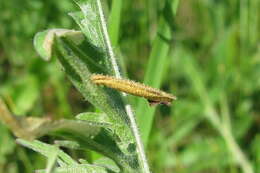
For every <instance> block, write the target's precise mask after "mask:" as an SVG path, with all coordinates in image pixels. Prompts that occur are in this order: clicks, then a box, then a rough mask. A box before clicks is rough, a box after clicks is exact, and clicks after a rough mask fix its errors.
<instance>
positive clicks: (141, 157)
mask: <svg viewBox="0 0 260 173" xmlns="http://www.w3.org/2000/svg"><path fill="white" fill-rule="evenodd" d="M97 4H98V11H99V15H100V20H101V25H102V30H103V34H104V39H105V42H106V46H107V49H108V52H109V56H110V58H111V61H112V66H113V70H114V74H115V76H116V77H117V78H122V76H121V74H120V71H119V67H118V65H117V62H116V59H115V54H114V52H113V49H112V46H111V42H110V39H109V35H108V30H107V26H106V22H105V17H104V14H103V10H102V5H101V2H100V0H97ZM122 95H123V97H126V96H127V95H126V94H125V93H123V94H122ZM125 110H126V113H127V115H128V117H129V119H130V124H131V129H132V132H133V135H134V137H135V141H136V144H137V155H138V158H139V162H140V164H141V166H142V170H143V172H144V173H150V170H149V166H148V163H147V159H146V156H145V152H144V147H143V143H142V141H141V137H140V135H139V131H138V128H137V123H136V120H135V117H134V113H133V111H132V108H131V105H130V104H126V105H125Z"/></svg>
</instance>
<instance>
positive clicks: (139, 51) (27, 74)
mask: <svg viewBox="0 0 260 173" xmlns="http://www.w3.org/2000/svg"><path fill="white" fill-rule="evenodd" d="M113 2H114V3H112V2H111V1H108V3H107V4H108V5H107V12H109V9H112V12H113V13H111V15H110V18H108V22H109V24H110V25H109V29H110V35H111V39H112V43H113V45H114V49H115V50H116V51H118V54H120V55H121V57H122V59H123V62H124V65H125V67H126V71H127V74H128V76H129V78H130V79H135V80H137V81H144V82H145V83H147V84H149V85H152V86H154V87H161V88H162V89H163V90H165V91H168V92H171V93H173V94H176V95H177V96H178V98H179V99H178V101H176V102H175V103H174V104H173V105H172V106H171V107H166V106H163V105H162V106H157V107H156V109H155V108H150V107H148V105H147V103H146V102H145V100H142V99H141V98H133V100H132V104H133V105H134V106H133V107H134V109H135V111H136V114H137V116H138V117H137V119H138V121H139V123H140V124H139V127H140V130H141V132H142V135H143V139H144V142H145V144H146V148H147V149H146V151H147V155H148V158H149V162H150V166H151V169H152V171H153V172H162V173H164V172H167V173H168V172H178V173H179V172H180V173H185V172H219V173H220V172H221V173H222V172H232V173H238V172H241V168H240V166H239V165H240V164H241V163H240V162H238V161H237V158H236V157H237V156H238V155H236V154H237V150H235V152H233V151H232V147H235V146H236V145H235V146H234V145H231V146H229V145H227V144H229V142H228V141H229V140H230V139H231V138H232V139H234V140H235V141H236V143H237V144H238V146H239V147H240V150H239V151H242V152H243V153H244V154H245V157H246V158H247V159H248V160H249V162H250V165H252V166H253V168H254V169H255V172H260V166H259V165H260V148H259V146H260V135H259V130H260V129H259V127H260V126H259V124H260V118H259V113H260V107H259V102H260V91H259V90H260V89H259V88H260V78H259V75H260V47H259V46H260V45H259V30H260V27H259V22H258V21H259V12H258V9H259V5H260V4H259V2H258V1H257V0H250V1H249V0H244V1H242V0H241V1H238V0H227V1H222V0H221V1H214V0H198V1H192V0H185V1H184V0H183V1H180V2H179V5H178V10H177V14H176V17H173V15H172V14H171V12H170V11H171V10H173V9H175V8H176V7H175V6H174V2H171V1H167V0H163V1H156V0H147V1H138V0H134V1H130V0H127V1H126V0H125V1H121V0H114V1H113ZM75 9H76V6H75V4H74V3H73V2H72V1H70V0H63V1H51V0H45V1H41V0H34V1H30V0H25V1H23V3H21V1H19V0H9V1H0V25H1V27H0V65H1V67H0V94H1V96H2V97H3V98H4V99H5V100H6V102H7V103H8V105H9V107H10V108H11V110H12V112H14V113H15V114H16V115H21V116H25V115H26V116H34V117H41V116H46V117H51V118H53V119H59V118H62V117H65V118H72V117H73V116H74V115H76V114H78V113H80V112H85V111H94V110H95V109H94V107H93V106H91V105H90V104H89V103H87V102H85V101H84V100H83V98H82V96H81V95H80V94H79V93H78V92H77V91H76V90H75V89H74V88H73V87H72V85H71V84H70V82H69V81H68V80H67V79H66V78H65V77H64V74H63V72H62V71H61V70H60V68H57V67H58V66H57V62H56V60H52V61H51V63H46V62H44V61H42V60H41V59H40V58H39V57H38V55H37V54H36V52H35V50H34V48H33V44H32V38H33V36H34V34H35V33H36V32H38V31H40V30H44V29H47V28H55V27H56V28H57V27H59V28H71V29H75V28H77V26H76V24H75V23H74V22H73V20H72V19H71V18H70V17H69V16H68V15H66V14H67V13H68V12H70V11H75ZM120 11H121V15H118V14H120V13H119V12H120ZM173 12H174V10H173ZM108 14H109V13H108ZM113 14H114V15H113ZM164 23H167V24H169V25H167V27H165V26H164ZM118 25H119V26H120V27H117V26H118ZM162 40H163V42H162ZM166 43H167V44H166ZM119 49H120V51H119ZM212 113H213V114H214V115H213V118H212ZM153 115H154V116H153ZM214 117H215V118H216V117H217V120H214ZM223 129H230V131H231V132H232V135H231V136H225V135H226V133H225V130H223ZM150 130H151V132H150ZM0 131H1V133H0V172H8V173H9V172H10V173H15V172H28V173H29V172H32V171H33V170H35V169H42V168H44V167H45V164H46V163H45V160H44V158H43V157H42V156H40V155H39V154H37V153H34V152H33V151H30V150H27V149H25V148H23V147H20V146H19V145H16V144H15V142H14V137H13V136H12V134H11V133H10V132H9V131H8V130H7V128H6V127H5V126H4V125H3V124H0ZM149 133H150V135H149V136H148V134H149ZM42 140H43V141H46V142H51V141H53V140H52V139H51V138H47V137H45V138H43V139H42ZM230 151H231V152H230ZM68 153H69V154H70V155H72V156H73V157H74V158H87V159H88V160H89V161H90V162H91V161H94V160H95V159H96V158H98V157H99V156H98V155H97V154H96V153H93V152H90V151H85V152H84V153H82V152H81V153H78V152H75V151H68ZM242 164H243V162H242Z"/></svg>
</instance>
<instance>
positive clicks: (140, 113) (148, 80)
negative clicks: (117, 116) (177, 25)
mask: <svg viewBox="0 0 260 173" xmlns="http://www.w3.org/2000/svg"><path fill="white" fill-rule="evenodd" d="M159 27H160V30H161V32H160V33H163V34H164V36H165V37H166V38H169V36H170V28H169V26H167V24H166V22H165V21H163V20H162V21H161V23H160V26H159ZM169 47H170V46H169V44H168V43H167V42H166V41H165V40H163V39H162V38H161V37H160V36H159V35H157V37H156V38H155V40H154V43H153V45H152V51H151V54H150V57H149V62H148V67H147V70H146V73H145V78H144V83H145V84H147V85H149V86H152V87H154V88H159V87H160V85H161V82H162V78H163V74H164V73H163V72H164V70H165V68H166V66H167V54H168V51H169ZM137 105H138V106H137V109H136V114H137V122H138V124H139V127H140V131H141V134H142V139H143V142H144V145H146V144H147V141H148V136H149V133H150V131H151V127H152V122H153V117H154V112H155V107H149V106H148V103H147V101H146V100H143V99H140V100H139V101H138V104H137Z"/></svg>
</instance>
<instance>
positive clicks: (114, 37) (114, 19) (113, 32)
mask: <svg viewBox="0 0 260 173" xmlns="http://www.w3.org/2000/svg"><path fill="white" fill-rule="evenodd" d="M121 9H122V0H113V2H112V8H111V12H110V16H109V19H108V24H109V25H108V27H109V28H108V32H109V36H110V40H111V43H112V45H113V46H116V45H117V43H118V37H119V27H120V19H121Z"/></svg>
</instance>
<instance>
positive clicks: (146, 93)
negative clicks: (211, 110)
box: [90, 74, 176, 106]
mask: <svg viewBox="0 0 260 173" xmlns="http://www.w3.org/2000/svg"><path fill="white" fill-rule="evenodd" d="M90 79H91V81H92V82H93V83H95V84H97V85H104V86H106V87H109V88H113V89H116V90H119V91H122V92H125V93H128V94H132V95H135V96H140V97H144V98H146V99H147V100H148V102H149V104H150V105H157V104H165V105H168V106H169V105H170V104H171V102H172V101H173V100H176V97H175V96H173V95H171V94H168V93H166V92H163V91H161V90H158V89H155V88H152V87H149V86H146V85H144V84H141V83H138V82H134V81H131V80H127V79H119V78H116V77H113V76H106V75H101V74H94V75H92V76H91V77H90Z"/></svg>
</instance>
